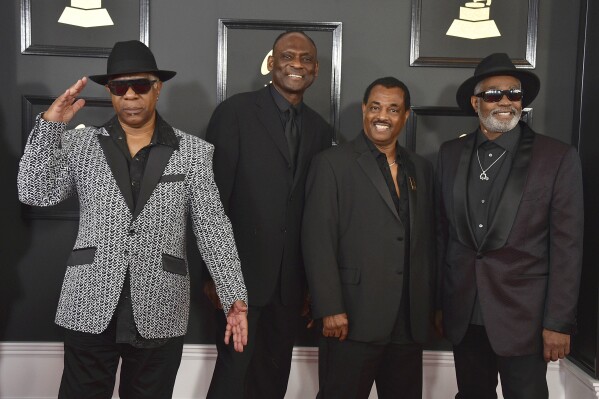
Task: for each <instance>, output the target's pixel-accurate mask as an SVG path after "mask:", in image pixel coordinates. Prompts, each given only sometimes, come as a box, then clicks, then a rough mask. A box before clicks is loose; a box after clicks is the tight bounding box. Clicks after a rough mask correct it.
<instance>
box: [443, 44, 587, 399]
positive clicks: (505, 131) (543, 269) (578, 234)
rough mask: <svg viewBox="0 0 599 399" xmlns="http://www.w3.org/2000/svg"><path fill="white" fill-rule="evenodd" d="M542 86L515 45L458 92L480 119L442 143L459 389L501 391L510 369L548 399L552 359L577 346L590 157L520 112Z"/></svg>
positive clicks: (511, 389) (506, 388)
mask: <svg viewBox="0 0 599 399" xmlns="http://www.w3.org/2000/svg"><path fill="white" fill-rule="evenodd" d="M539 87H540V83H539V79H538V78H537V76H536V75H534V74H533V73H532V72H530V71H526V70H521V69H516V68H515V66H514V65H513V63H512V62H511V60H510V58H509V57H508V56H507V54H491V55H490V56H488V57H486V58H485V59H483V60H482V61H481V62H480V64H479V65H478V66H477V68H476V70H475V71H474V76H473V77H471V78H469V79H467V80H466V81H465V82H464V83H462V85H461V86H460V87H459V88H458V91H457V96H456V98H457V102H458V104H459V106H460V107H461V108H462V109H463V110H464V111H465V112H466V113H468V114H471V115H478V119H479V122H480V123H479V127H478V128H477V129H476V130H475V131H474V132H472V133H471V134H469V135H466V136H465V137H461V138H457V139H454V140H450V141H448V142H446V143H444V144H443V145H442V146H441V149H440V150H439V155H438V167H437V178H438V189H437V195H438V211H439V218H438V220H439V222H438V223H439V254H440V262H439V275H440V281H441V285H440V295H439V303H440V307H441V308H442V331H443V333H444V335H445V336H446V337H447V338H448V339H449V340H450V341H451V343H452V344H453V345H454V347H453V349H454V359H455V367H456V376H457V382H458V389H459V393H458V394H457V395H456V398H458V399H487V398H496V397H497V396H496V393H495V392H496V387H497V374H498V373H499V375H500V377H501V386H502V390H503V396H504V397H505V398H507V399H515V398H516V399H540V398H547V397H548V389H547V382H546V371H547V362H549V361H556V360H558V359H563V358H564V356H566V355H567V354H568V353H569V350H570V349H569V348H570V335H571V334H572V333H573V332H574V329H575V324H576V314H575V312H576V303H577V299H578V287H579V280H580V271H581V260H582V232H583V227H582V226H583V204H582V198H583V197H582V178H581V168H580V161H579V157H578V154H577V152H576V151H575V149H574V148H573V147H571V146H570V145H567V144H564V143H562V142H560V141H557V140H555V139H553V138H550V137H547V136H544V135H541V134H538V133H535V132H534V131H533V130H532V129H531V128H530V127H529V126H528V125H527V124H526V123H524V122H522V121H520V116H521V113H522V108H523V107H526V106H528V105H529V104H530V103H531V102H532V101H533V100H534V99H535V97H536V95H537V94H538V92H539ZM439 316H441V314H439ZM437 319H438V320H437V321H438V326H439V328H441V325H440V324H441V317H438V318H437Z"/></svg>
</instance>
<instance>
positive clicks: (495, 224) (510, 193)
mask: <svg viewBox="0 0 599 399" xmlns="http://www.w3.org/2000/svg"><path fill="white" fill-rule="evenodd" d="M521 127H522V138H521V139H520V144H519V145H518V150H517V151H516V154H515V156H514V160H513V161H512V168H511V170H510V174H509V176H508V179H507V182H506V183H505V187H504V188H503V191H502V192H501V197H500V198H499V203H498V204H497V210H496V211H495V215H494V217H493V221H492V222H491V226H490V227H489V231H488V232H487V234H486V235H485V238H484V240H483V242H482V244H481V246H480V252H485V251H491V250H494V249H498V248H501V247H502V246H503V245H505V243H506V241H507V238H508V236H509V234H510V231H511V230H512V226H513V224H514V219H516V214H517V213H518V204H520V200H521V199H522V193H523V192H524V185H525V184H526V179H527V176H528V166H529V165H530V160H531V158H532V145H533V142H534V137H535V136H534V132H533V131H532V130H530V129H529V128H528V127H527V126H525V125H523V124H521Z"/></svg>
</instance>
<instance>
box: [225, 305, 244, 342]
mask: <svg viewBox="0 0 599 399" xmlns="http://www.w3.org/2000/svg"><path fill="white" fill-rule="evenodd" d="M247 315H248V307H247V305H246V304H245V303H244V302H243V301H235V302H234V303H233V305H231V309H230V310H229V313H227V328H226V329H225V344H227V345H228V344H229V341H230V339H231V338H233V347H234V348H235V351H236V352H243V347H244V346H245V345H247V343H248V318H247Z"/></svg>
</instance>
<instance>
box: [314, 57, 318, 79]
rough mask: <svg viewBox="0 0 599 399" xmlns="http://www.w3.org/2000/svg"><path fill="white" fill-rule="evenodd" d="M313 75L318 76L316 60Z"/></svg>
mask: <svg viewBox="0 0 599 399" xmlns="http://www.w3.org/2000/svg"><path fill="white" fill-rule="evenodd" d="M314 77H315V78H316V77H318V60H317V61H316V68H314Z"/></svg>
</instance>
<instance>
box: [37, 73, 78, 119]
mask: <svg viewBox="0 0 599 399" xmlns="http://www.w3.org/2000/svg"><path fill="white" fill-rule="evenodd" d="M86 84H87V78H86V77H83V78H81V79H79V80H78V81H77V82H76V83H75V84H74V85H72V86H71V87H69V88H68V89H67V90H66V91H65V92H64V93H63V94H62V95H60V96H59V97H58V98H57V99H56V100H54V102H53V103H52V105H50V108H48V110H47V111H46V112H44V115H43V116H42V118H44V120H47V121H49V122H63V123H69V122H70V121H71V119H73V117H74V116H75V114H76V113H77V112H79V110H80V109H81V108H83V106H84V105H85V100H84V99H78V100H77V96H78V95H79V94H80V93H81V92H82V91H83V89H84V88H85V85H86Z"/></svg>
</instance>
